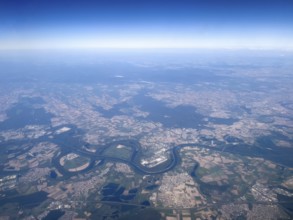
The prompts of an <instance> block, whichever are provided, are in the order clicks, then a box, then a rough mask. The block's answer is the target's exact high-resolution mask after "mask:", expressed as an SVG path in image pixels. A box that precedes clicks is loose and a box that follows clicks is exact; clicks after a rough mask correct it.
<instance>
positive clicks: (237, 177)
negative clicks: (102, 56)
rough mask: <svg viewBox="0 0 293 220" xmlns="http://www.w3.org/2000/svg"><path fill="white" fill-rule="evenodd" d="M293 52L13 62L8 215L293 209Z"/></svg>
mask: <svg viewBox="0 0 293 220" xmlns="http://www.w3.org/2000/svg"><path fill="white" fill-rule="evenodd" d="M287 56H289V55H286V56H285V57H284V58H283V59H276V58H275V57H274V61H275V63H273V64H272V62H271V61H272V59H273V58H268V57H264V58H263V60H262V61H261V62H260V61H258V62H257V61H255V56H253V57H251V58H250V59H248V58H246V60H242V61H239V60H238V61H235V60H232V61H231V60H229V59H228V58H227V57H226V58H227V61H226V62H227V64H223V63H222V62H220V61H218V62H217V63H215V64H213V63H210V62H211V60H210V58H209V59H207V60H205V62H203V63H201V62H202V61H201V62H199V61H195V60H185V61H182V60H181V59H179V60H177V59H174V60H172V59H171V61H172V62H171V61H168V60H166V61H165V63H164V62H162V61H161V62H156V61H155V59H154V60H152V62H146V61H144V62H142V61H137V60H135V62H133V63H131V64H127V65H129V66H127V65H126V64H125V63H123V62H122V63H123V65H124V66H123V65H122V64H121V63H120V62H117V63H115V65H116V66H117V67H116V66H115V65H112V63H111V65H110V66H109V64H108V63H107V62H105V63H102V64H95V65H94V66H91V68H89V66H90V65H93V64H88V63H87V64H86V65H85V64H78V65H80V66H78V67H76V66H74V65H77V64H71V65H72V66H69V67H68V66H67V67H66V68H65V69H66V71H68V72H70V73H63V72H64V71H65V70H64V69H62V74H63V75H62V74H61V73H59V74H61V75H58V74H57V73H56V74H54V73H51V75H50V74H49V73H46V74H45V75H38V74H39V71H41V70H43V71H45V70H46V71H48V72H51V71H53V70H54V71H57V70H58V68H56V67H54V66H53V67H52V66H50V65H52V64H50V65H49V64H42V62H41V61H39V62H40V63H41V64H42V65H41V64H40V65H41V67H42V68H41V70H40V69H38V67H36V66H35V64H34V65H32V66H29V68H31V69H32V70H33V71H32V72H33V73H32V75H25V76H21V75H20V73H18V71H19V70H18V71H16V70H15V68H16V67H13V66H12V65H11V63H10V64H9V63H8V64H6V65H7V66H9V67H10V69H8V68H6V69H5V68H3V69H5V71H6V73H7V75H5V74H4V75H3V76H2V77H3V79H4V81H5V84H4V83H1V86H0V106H1V109H0V217H1V218H3V219H5V218H7V219H9V218H11V219H43V218H44V219H46V218H47V219H48V218H49V217H50V216H58V218H59V219H75V218H76V219H77V218H79V219H137V216H145V217H147V218H148V219H166V220H171V219H180V220H188V219H237V218H239V219H290V218H292V211H293V180H292V178H293V175H292V172H293V159H292V153H293V145H292V143H293V123H292V120H293V97H291V96H290V95H288V94H293V91H292V90H293V88H292V82H293V75H292V71H291V70H292V67H293V66H292V63H290V62H289V61H288V60H287V59H285V58H286V57H287ZM290 56H291V55H290ZM176 60H177V63H176ZM208 61H209V62H208ZM212 61H213V60H212ZM54 62H56V61H54ZM21 65H28V64H23V63H21V62H20V63H19V66H18V67H17V68H21ZM62 65H64V64H62ZM62 65H61V66H62ZM121 66H123V68H122V67H121ZM85 67H87V68H88V69H87V68H85ZM26 68H28V67H26ZM46 68H47V69H46ZM59 68H60V67H59ZM75 69H77V70H83V71H87V72H88V75H84V74H85V73H84V74H80V73H78V71H76V72H75V71H74V70H75ZM58 71H61V70H58ZM58 71H57V72H58ZM10 72H14V75H13V76H14V78H10V75H9V73H10ZM35 72H37V73H35ZM104 72H105V73H104ZM20 76H21V77H22V78H21V77H20ZM44 76H45V79H43V78H44ZM57 76H58V77H57ZM117 76H119V77H117ZM19 77H20V78H21V79H22V80H21V83H20V82H19V80H17V79H19ZM23 77H24V78H25V79H26V80H24V79H23ZM26 77H27V78H26ZM46 77H47V78H46ZM88 79H91V80H88Z"/></svg>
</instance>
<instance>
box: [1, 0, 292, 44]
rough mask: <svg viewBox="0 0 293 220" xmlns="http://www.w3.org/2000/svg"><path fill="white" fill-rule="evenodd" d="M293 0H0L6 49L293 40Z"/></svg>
mask: <svg viewBox="0 0 293 220" xmlns="http://www.w3.org/2000/svg"><path fill="white" fill-rule="evenodd" d="M292 39H293V0H291V1H289V0H287V1H283V0H275V1H271V0H266V1H264V0H233V1H232V0H214V1H211V0H193V1H191V0H177V1H172V0H168V1H162V0H161V1H159V0H157V1H154V0H148V1H146V0H136V1H133V0H108V1H106V0H105V1H100V0H96V1H89V0H63V1H62V0H19V1H15V0H0V48H71V47H73V48H75V47H76V48H79V47H81V48H82V47H85V48H91V47H207V48H282V49H290V48H292V47H293V40H292Z"/></svg>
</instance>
